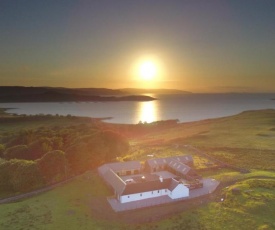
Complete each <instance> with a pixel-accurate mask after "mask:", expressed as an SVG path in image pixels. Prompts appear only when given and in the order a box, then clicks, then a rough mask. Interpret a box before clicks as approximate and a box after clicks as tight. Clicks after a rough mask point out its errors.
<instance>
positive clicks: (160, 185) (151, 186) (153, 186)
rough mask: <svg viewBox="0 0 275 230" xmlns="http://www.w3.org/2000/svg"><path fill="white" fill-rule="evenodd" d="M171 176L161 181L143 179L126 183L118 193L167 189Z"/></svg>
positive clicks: (128, 193) (127, 193) (125, 193)
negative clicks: (139, 181)
mask: <svg viewBox="0 0 275 230" xmlns="http://www.w3.org/2000/svg"><path fill="white" fill-rule="evenodd" d="M171 180H172V179H171V178H168V179H163V182H161V181H160V180H159V179H157V180H155V181H145V182H142V183H130V184H126V187H125V189H124V191H123V192H122V193H121V194H120V195H130V194H135V193H143V192H149V191H155V190H160V189H168V188H169V187H170V184H171Z"/></svg>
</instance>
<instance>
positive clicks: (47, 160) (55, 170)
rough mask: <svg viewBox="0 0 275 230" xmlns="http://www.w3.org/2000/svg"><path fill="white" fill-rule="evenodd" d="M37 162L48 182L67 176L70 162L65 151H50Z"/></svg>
mask: <svg viewBox="0 0 275 230" xmlns="http://www.w3.org/2000/svg"><path fill="white" fill-rule="evenodd" d="M37 164H38V167H39V171H40V173H41V175H42V176H43V178H44V179H45V181H46V182H47V183H54V182H57V181H60V180H62V179H65V178H66V174H67V171H68V163H67V160H66V158H65V154H64V152H63V151H60V150H54V151H50V152H48V153H46V154H45V155H44V156H43V157H42V158H41V159H39V160H37Z"/></svg>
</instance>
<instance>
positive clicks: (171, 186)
mask: <svg viewBox="0 0 275 230" xmlns="http://www.w3.org/2000/svg"><path fill="white" fill-rule="evenodd" d="M178 185H179V182H177V181H176V180H175V179H173V178H172V179H171V183H170V186H169V188H168V189H169V190H170V191H173V190H174V189H175V188H176V187H177V186H178Z"/></svg>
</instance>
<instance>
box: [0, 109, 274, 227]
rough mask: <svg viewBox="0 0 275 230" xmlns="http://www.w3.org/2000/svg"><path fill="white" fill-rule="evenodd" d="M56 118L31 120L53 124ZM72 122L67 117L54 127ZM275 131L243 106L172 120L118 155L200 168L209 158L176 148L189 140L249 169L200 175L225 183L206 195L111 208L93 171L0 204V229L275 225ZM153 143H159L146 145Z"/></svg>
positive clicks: (268, 114) (267, 119) (270, 121)
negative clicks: (177, 159)
mask: <svg viewBox="0 0 275 230" xmlns="http://www.w3.org/2000/svg"><path fill="white" fill-rule="evenodd" d="M50 119H52V118H50ZM58 119H59V118H56V120H48V121H46V120H45V122H44V123H43V124H41V123H39V122H37V124H36V123H33V125H34V126H36V127H38V126H39V125H53V124H54V123H55V122H56V124H58ZM74 122H75V121H73V120H70V118H68V120H67V121H66V119H64V120H63V121H62V122H61V123H59V125H71V124H72V123H74ZM76 122H83V121H80V120H79V121H76ZM28 124H31V122H30V123H22V124H21V123H20V124H19V123H18V124H16V125H14V126H12V127H10V126H8V124H5V125H6V126H5V127H6V130H11V129H13V128H15V129H16V127H20V128H21V127H26V126H27V125H28ZM18 125H19V126H18ZM1 126H2V124H1ZM274 130H275V111H274V110H264V111H249V112H244V113H241V114H239V115H235V116H231V117H226V118H219V119H213V120H206V121H200V122H193V123H186V124H178V125H177V126H175V127H173V128H169V129H166V130H162V131H158V132H153V133H149V134H147V135H146V136H143V137H142V138H135V139H132V140H130V143H131V150H130V152H129V153H128V154H127V155H125V156H124V157H122V158H121V159H124V160H141V161H144V160H145V159H148V155H154V157H165V156H172V155H182V154H191V155H193V157H194V161H195V166H196V167H197V168H198V169H203V168H205V165H206V163H207V162H209V160H208V159H206V158H204V157H201V156H199V155H196V154H195V153H194V152H190V151H188V150H182V149H179V148H176V147H175V146H176V145H177V144H180V145H186V144H188V145H192V146H195V147H197V148H198V149H201V150H203V151H205V152H207V153H208V154H209V155H211V156H213V157H214V158H217V159H219V160H222V161H225V162H227V163H230V164H233V165H235V166H238V167H243V168H247V169H250V173H245V174H243V173H240V172H238V171H234V170H232V169H220V170H205V171H202V172H201V175H202V176H203V177H211V178H215V179H217V180H220V181H222V182H224V183H226V184H228V186H225V187H224V188H223V189H222V190H221V191H220V192H218V193H217V194H214V195H213V196H212V197H209V198H207V199H201V200H196V201H193V202H179V203H175V204H171V205H170V204H169V205H165V206H158V207H151V208H148V209H142V210H136V211H131V212H127V213H114V212H113V211H112V210H111V208H110V207H109V205H108V203H107V201H106V196H110V195H112V192H111V191H109V190H108V189H107V187H106V186H105V184H104V183H103V182H102V181H101V180H100V179H99V178H98V176H97V175H96V174H95V173H94V172H88V173H86V174H84V175H82V176H80V177H79V178H78V179H75V180H74V181H72V182H70V183H68V184H66V185H63V186H61V187H58V188H56V189H54V190H52V191H49V192H46V193H43V194H41V195H38V196H35V197H32V198H29V199H26V200H22V201H18V202H15V203H10V204H3V205H0V216H1V218H0V229H7V230H9V229H66V230H70V229H139V230H145V229H209V230H212V229H214V230H215V229H217V230H218V229H229V230H230V229H234V230H235V229H275V221H274V213H275V162H274V159H275V158H274V154H275V131H274ZM152 140H153V141H154V143H155V142H156V140H159V143H161V144H159V145H152ZM234 191H235V192H234ZM221 199H223V201H221Z"/></svg>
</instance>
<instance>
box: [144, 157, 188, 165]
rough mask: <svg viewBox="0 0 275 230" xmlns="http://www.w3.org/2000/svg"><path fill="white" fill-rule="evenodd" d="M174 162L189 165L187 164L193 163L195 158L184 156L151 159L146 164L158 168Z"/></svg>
mask: <svg viewBox="0 0 275 230" xmlns="http://www.w3.org/2000/svg"><path fill="white" fill-rule="evenodd" d="M172 160H173V161H179V162H181V163H184V164H187V163H190V162H193V157H192V156H191V155H183V156H175V157H166V158H156V159H149V160H147V161H146V162H147V164H148V165H149V166H151V167H156V166H162V165H166V164H169V163H170V162H171V161H172Z"/></svg>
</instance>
